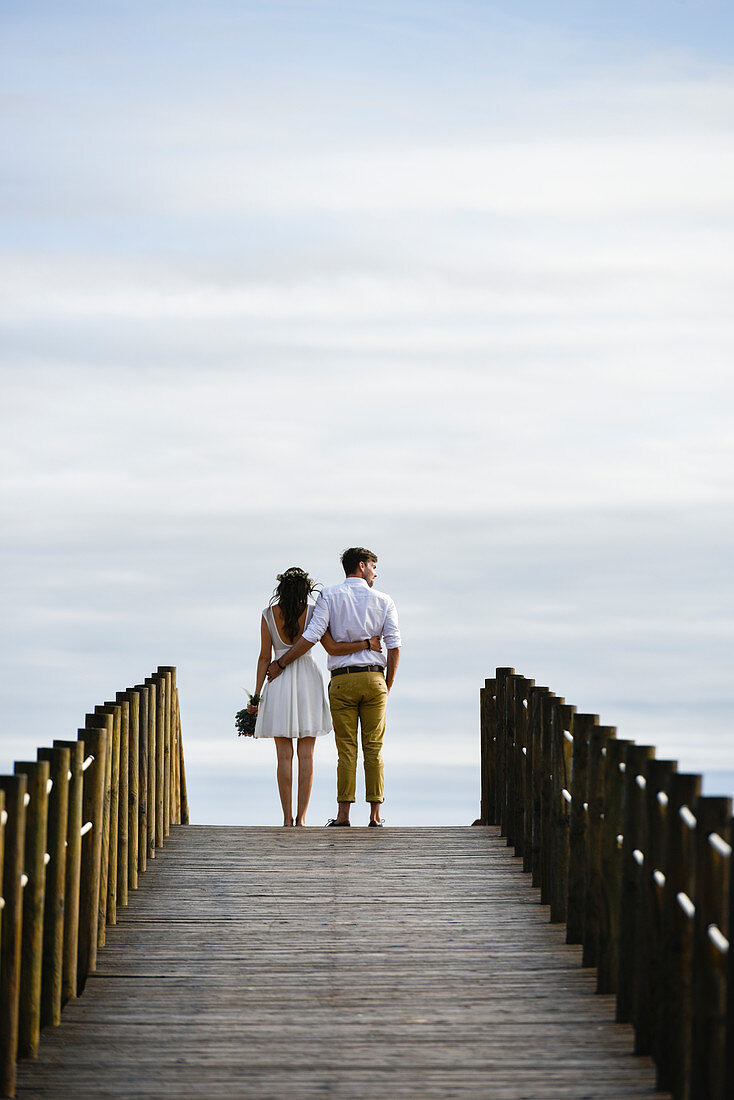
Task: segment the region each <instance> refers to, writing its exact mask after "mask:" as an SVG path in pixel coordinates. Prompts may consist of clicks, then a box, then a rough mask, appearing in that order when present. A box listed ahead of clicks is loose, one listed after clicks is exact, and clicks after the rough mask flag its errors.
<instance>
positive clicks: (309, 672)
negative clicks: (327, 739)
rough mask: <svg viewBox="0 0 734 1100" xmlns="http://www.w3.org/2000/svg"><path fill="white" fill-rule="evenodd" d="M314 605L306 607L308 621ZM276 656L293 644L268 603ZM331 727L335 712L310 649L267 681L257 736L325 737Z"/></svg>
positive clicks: (261, 702)
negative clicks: (281, 630) (286, 639)
mask: <svg viewBox="0 0 734 1100" xmlns="http://www.w3.org/2000/svg"><path fill="white" fill-rule="evenodd" d="M312 612H313V608H312V607H311V605H310V604H309V606H308V608H307V609H306V623H305V625H304V629H305V627H306V626H307V625H308V623H309V620H310V618H311V614H312ZM263 618H264V619H265V622H266V623H267V627H268V630H269V631H270V637H271V638H272V641H273V649H274V650H275V658H274V659H275V660H277V659H278V658H279V657H282V656H283V654H284V653H287V652H288V650H289V649H290V648H291V647H290V645H286V643H285V642H284V641H283V639H282V638H281V636H280V634H278V628H277V627H276V625H275V618H274V616H273V609H272V607H266V608H265V610H264V611H263ZM330 730H331V713H330V711H329V704H328V702H327V699H326V693H325V691H324V681H323V680H322V678H321V672H320V671H319V667H318V665H317V664H316V662H315V661H314V659H313V657H312V656H311V654H310V653H304V655H303V656H302V657H299V658H298V659H297V660H295V661H292V662H291V663H290V664H289V665H286V667H285V669H284V670H283V672H281V674H280V676H277V677H276V678H275V679H274V680H271V681H269V682H268V683H266V684H265V687H264V688H263V692H262V699H261V701H260V706H259V707H258V712H257V721H256V723H255V737H321V736H322V734H324V733H329V731H330Z"/></svg>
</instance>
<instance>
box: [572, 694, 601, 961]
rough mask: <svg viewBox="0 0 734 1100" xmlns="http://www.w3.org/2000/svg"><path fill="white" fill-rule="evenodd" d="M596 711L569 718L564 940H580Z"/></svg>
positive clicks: (584, 895)
mask: <svg viewBox="0 0 734 1100" xmlns="http://www.w3.org/2000/svg"><path fill="white" fill-rule="evenodd" d="M598 722H599V715H598V714H577V715H576V717H575V718H574V721H573V758H572V760H573V763H572V772H571V817H570V822H569V837H568V840H569V849H568V852H569V855H568V915H567V918H566V943H583V942H584V908H585V903H586V864H587V855H586V845H587V843H588V802H587V798H588V789H589V736H590V733H591V728H592V726H596V725H598Z"/></svg>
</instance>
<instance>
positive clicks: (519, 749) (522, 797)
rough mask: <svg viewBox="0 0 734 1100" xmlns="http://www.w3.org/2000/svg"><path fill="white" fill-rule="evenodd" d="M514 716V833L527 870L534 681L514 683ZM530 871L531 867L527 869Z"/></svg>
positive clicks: (516, 852) (524, 679)
mask: <svg viewBox="0 0 734 1100" xmlns="http://www.w3.org/2000/svg"><path fill="white" fill-rule="evenodd" d="M513 684H514V689H513V708H512V710H513V715H514V725H515V751H514V757H513V760H514V767H513V771H514V776H515V778H514V791H515V806H514V813H513V819H514V826H513V832H514V836H515V855H517V856H521V857H522V859H523V869H524V870H525V869H526V868H525V818H526V806H527V790H526V784H525V777H526V764H525V761H526V753H527V745H528V729H527V727H528V711H527V698H528V692H529V691H530V689H531V688H532V687H533V686H534V685H533V681H532V680H528V679H527V678H526V677H525V676H518V677H516V678H515V679H514V681H513ZM527 869H528V870H529V867H528V868H527Z"/></svg>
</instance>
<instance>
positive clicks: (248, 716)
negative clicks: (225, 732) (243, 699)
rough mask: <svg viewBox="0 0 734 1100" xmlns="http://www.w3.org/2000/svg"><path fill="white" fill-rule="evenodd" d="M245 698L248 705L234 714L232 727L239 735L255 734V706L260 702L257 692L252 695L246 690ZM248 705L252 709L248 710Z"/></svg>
mask: <svg viewBox="0 0 734 1100" xmlns="http://www.w3.org/2000/svg"><path fill="white" fill-rule="evenodd" d="M247 698H248V699H249V700H250V702H249V703H248V705H247V706H246V707H245V708H244V709H243V710H238V711H237V713H236V714H235V716H234V727H235V729H236V730H237V734H238V736H239V737H253V736H254V734H255V723H256V722H257V707H258V704H259V702H260V696H259V695H258V693H257V692H255V694H254V695H250V693H249V691H248V693H247ZM250 707H253V708H254V709H253V710H250V709H249V708H250Z"/></svg>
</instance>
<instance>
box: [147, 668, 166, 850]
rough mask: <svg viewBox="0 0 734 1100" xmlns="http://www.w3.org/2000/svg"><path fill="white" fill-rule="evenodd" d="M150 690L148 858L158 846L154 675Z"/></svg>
mask: <svg viewBox="0 0 734 1100" xmlns="http://www.w3.org/2000/svg"><path fill="white" fill-rule="evenodd" d="M144 687H146V688H147V690H148V859H155V850H156V848H157V847H158V687H157V684H156V682H155V680H154V679H153V677H152V676H148V677H146V680H145V684H144ZM162 811H163V786H162V783H161V821H160V825H161V832H160V843H161V844H162V843H163V814H162Z"/></svg>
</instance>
